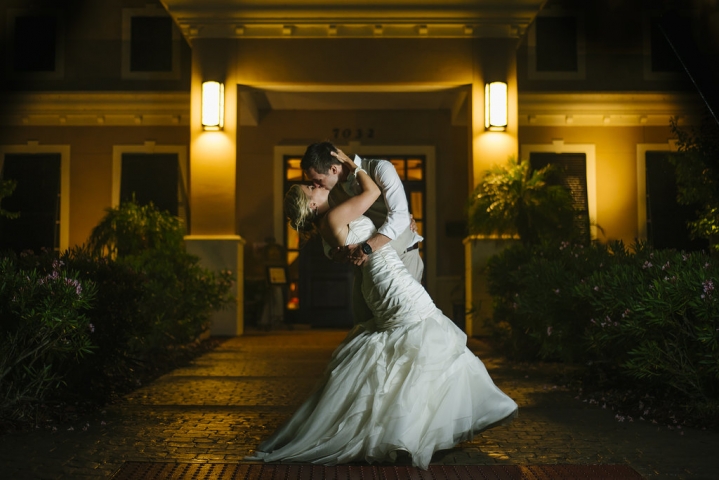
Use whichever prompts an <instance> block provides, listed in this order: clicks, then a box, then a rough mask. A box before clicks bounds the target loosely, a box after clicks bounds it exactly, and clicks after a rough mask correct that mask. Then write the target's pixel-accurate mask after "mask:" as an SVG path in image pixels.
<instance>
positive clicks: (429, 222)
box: [272, 142, 437, 296]
mask: <svg viewBox="0 0 719 480" xmlns="http://www.w3.org/2000/svg"><path fill="white" fill-rule="evenodd" d="M336 146H337V148H339V149H341V150H344V151H345V152H349V153H350V154H357V155H359V156H366V155H422V156H424V158H425V162H426V163H425V175H426V184H425V195H426V200H425V202H426V203H425V205H426V207H425V208H426V209H427V212H426V220H425V231H424V237H425V238H426V239H427V247H426V250H425V251H426V252H427V261H426V262H425V265H424V267H425V270H426V272H427V276H426V280H427V291H428V292H429V294H430V295H432V296H435V294H436V286H437V224H436V222H437V187H436V184H437V177H436V175H435V168H436V154H435V147H434V146H432V145H385V146H382V145H361V144H360V143H359V142H349V144H347V145H336ZM305 150H307V145H301V146H300V145H296V146H295V145H292V146H290V145H288V146H275V148H274V160H273V163H272V167H273V172H272V175H273V192H274V198H273V204H274V210H273V217H274V235H275V238H277V239H280V238H281V239H282V244H284V214H283V212H282V199H283V197H284V194H285V192H283V191H282V186H283V184H284V183H283V180H284V179H283V175H284V158H285V156H287V155H291V156H298V157H302V155H304V153H305Z"/></svg>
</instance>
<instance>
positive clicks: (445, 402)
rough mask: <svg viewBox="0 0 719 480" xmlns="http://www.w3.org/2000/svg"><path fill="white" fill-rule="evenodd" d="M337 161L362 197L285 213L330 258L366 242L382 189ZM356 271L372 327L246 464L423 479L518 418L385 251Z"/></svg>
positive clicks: (300, 191)
mask: <svg viewBox="0 0 719 480" xmlns="http://www.w3.org/2000/svg"><path fill="white" fill-rule="evenodd" d="M333 155H335V154H334V153H333ZM335 156H336V157H337V158H338V159H339V160H340V161H342V162H343V163H346V164H347V166H348V167H350V169H352V170H354V171H355V175H356V178H357V181H358V182H359V185H360V186H361V188H362V192H361V193H360V194H358V195H357V196H354V197H351V198H350V199H349V200H347V201H345V202H343V203H340V204H339V205H336V206H335V207H333V208H330V206H329V204H328V201H327V198H328V193H329V192H328V190H325V189H323V188H317V187H314V186H311V185H295V186H293V187H292V188H291V189H290V190H289V191H288V192H287V195H286V196H285V212H286V214H287V215H288V217H289V220H290V224H291V226H292V227H293V228H295V229H296V230H299V231H305V232H307V231H311V230H315V231H317V232H318V233H319V234H320V235H321V236H322V238H323V240H324V241H325V242H327V243H328V244H330V246H331V247H335V248H337V247H341V246H344V245H350V244H358V243H361V242H363V241H364V240H366V239H367V238H369V237H370V236H371V235H372V234H373V233H374V231H375V227H374V225H373V223H372V221H371V220H370V219H369V218H367V217H365V216H364V215H363V213H364V212H365V210H366V209H367V208H369V206H370V205H371V204H372V203H373V202H374V201H375V200H376V199H377V198H378V197H379V195H380V189H379V188H378V187H377V185H376V184H375V183H374V182H373V181H372V179H371V178H370V177H369V175H367V172H365V171H364V170H362V169H361V168H357V166H356V165H355V164H354V163H353V162H352V161H347V159H346V157H344V158H343V157H341V156H339V155H335ZM359 268H362V270H363V271H362V294H363V296H364V298H365V301H366V303H367V305H368V306H369V308H370V310H371V311H372V314H373V315H374V317H373V318H372V319H370V320H369V321H366V322H364V323H361V324H358V325H356V326H355V327H354V328H353V329H352V330H351V331H350V332H349V334H348V335H347V337H346V338H345V339H344V340H343V341H342V343H341V344H340V345H339V347H337V349H336V350H335V351H334V353H333V354H332V358H331V360H330V363H329V365H328V366H327V368H326V370H325V372H324V374H323V377H322V378H321V380H320V381H319V383H318V385H317V387H316V388H315V390H314V392H313V393H312V394H311V395H310V397H309V398H308V399H307V400H306V401H305V402H304V404H303V405H302V406H301V407H300V408H299V409H298V410H297V412H295V414H294V415H293V416H292V418H290V419H289V421H288V422H287V423H286V424H284V425H283V426H282V427H280V428H279V429H278V430H277V431H276V432H275V433H274V434H272V436H270V437H269V438H268V439H267V440H265V441H264V442H263V443H261V444H260V445H259V447H258V449H257V451H256V453H255V455H254V456H253V457H247V460H263V461H265V462H276V461H287V462H311V463H317V464H324V465H335V464H339V463H347V462H354V461H367V462H370V463H372V462H382V461H389V462H394V461H395V460H396V459H397V456H398V454H404V455H407V454H408V455H409V456H410V457H411V459H412V464H413V465H415V466H417V467H420V468H423V469H427V467H428V466H429V462H430V460H431V458H432V454H433V453H434V452H436V451H438V450H443V449H448V448H452V447H453V446H454V445H456V444H457V443H459V442H463V441H465V440H469V439H471V438H472V436H473V435H474V434H476V433H478V432H480V431H482V430H485V429H487V428H490V427H492V426H495V425H497V424H500V423H504V422H508V421H510V420H511V419H512V418H514V417H515V416H516V415H517V404H516V403H515V402H514V401H513V400H512V399H511V398H509V397H508V396H507V395H505V394H504V393H503V392H502V391H501V390H499V388H497V386H496V385H495V384H494V383H493V382H492V379H491V378H490V377H489V374H488V373H487V370H486V368H485V367H484V364H483V363H482V362H481V361H480V360H479V359H478V358H477V357H476V356H475V355H474V354H473V353H472V352H471V351H470V350H469V349H468V348H467V347H466V341H467V337H466V336H465V334H464V333H463V332H462V331H461V330H460V329H459V328H457V327H456V325H455V324H454V323H453V322H452V321H451V320H450V319H449V318H447V317H446V316H444V315H443V314H442V312H441V311H440V310H439V309H438V308H437V307H436V306H435V305H434V303H433V302H432V299H431V298H430V296H429V295H428V294H427V292H426V291H425V289H424V287H423V286H422V285H421V284H420V283H418V282H417V281H416V280H415V279H414V278H413V277H412V276H411V275H410V273H409V271H408V270H407V269H406V267H405V266H404V264H403V263H402V262H401V260H400V259H399V256H398V255H397V253H396V252H395V250H394V249H393V248H392V247H391V246H390V245H389V244H387V245H385V246H384V247H382V248H380V249H378V250H377V251H375V252H373V253H372V254H370V255H369V259H368V260H367V261H365V262H364V263H363V264H362V266H361V267H359ZM402 452H404V453H402Z"/></svg>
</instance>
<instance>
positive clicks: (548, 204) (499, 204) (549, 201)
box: [467, 157, 578, 244]
mask: <svg viewBox="0 0 719 480" xmlns="http://www.w3.org/2000/svg"><path fill="white" fill-rule="evenodd" d="M557 175H558V171H557V170H556V169H555V168H554V167H552V166H546V167H544V168H541V169H539V170H534V171H532V170H531V168H530V165H529V162H518V161H517V160H516V159H515V158H513V157H512V158H510V159H509V161H508V162H507V164H506V165H495V166H494V167H492V168H491V169H489V170H487V171H486V172H485V174H484V177H483V178H482V181H480V183H479V184H478V185H477V187H476V188H475V190H474V191H473V192H472V194H471V195H470V197H469V201H468V204H467V218H468V228H469V233H470V234H481V235H493V234H499V235H508V234H509V235H512V234H518V235H519V237H520V239H521V241H522V243H524V244H536V243H539V242H540V241H543V240H549V239H554V240H557V239H559V240H568V239H571V238H573V237H574V236H576V235H577V234H578V232H577V229H576V226H575V223H574V217H575V213H574V207H573V206H572V196H571V193H570V192H569V190H568V189H566V188H565V187H563V186H561V185H552V184H551V180H552V179H554V177H556V176H557Z"/></svg>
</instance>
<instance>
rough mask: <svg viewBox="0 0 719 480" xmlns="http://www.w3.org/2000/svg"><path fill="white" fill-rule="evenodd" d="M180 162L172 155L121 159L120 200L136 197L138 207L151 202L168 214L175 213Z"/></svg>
mask: <svg viewBox="0 0 719 480" xmlns="http://www.w3.org/2000/svg"><path fill="white" fill-rule="evenodd" d="M179 170H180V168H179V163H178V160H177V155H174V154H145V153H126V154H124V155H123V156H122V174H121V179H120V201H121V202H127V201H130V200H132V199H133V197H134V198H135V201H137V203H139V204H140V205H146V204H148V203H150V202H152V203H153V204H154V205H155V206H156V207H157V208H158V209H160V210H163V211H167V212H169V213H170V214H171V215H177V214H178V204H179V200H178V197H179V195H178V192H179V187H180V184H179V181H180V172H179Z"/></svg>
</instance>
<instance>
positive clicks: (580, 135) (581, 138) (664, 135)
mask: <svg viewBox="0 0 719 480" xmlns="http://www.w3.org/2000/svg"><path fill="white" fill-rule="evenodd" d="M671 136H672V135H671V132H670V130H669V126H668V125H667V127H656V126H652V127H520V133H519V143H520V145H526V144H533V145H537V144H552V141H554V140H559V139H561V140H563V141H564V145H565V146H568V147H566V148H569V150H571V147H570V145H571V144H582V145H585V144H593V145H595V149H596V150H595V151H596V186H597V195H596V197H597V198H596V200H597V217H596V223H597V224H598V225H599V226H600V227H601V229H600V230H599V231H598V232H597V239H598V240H600V241H610V240H617V239H619V240H623V241H625V242H629V243H631V242H633V241H634V240H635V239H636V238H637V235H638V231H637V209H638V204H637V145H638V144H647V143H649V144H666V143H667V142H668V140H669V139H670V138H671ZM602 230H603V232H602Z"/></svg>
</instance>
